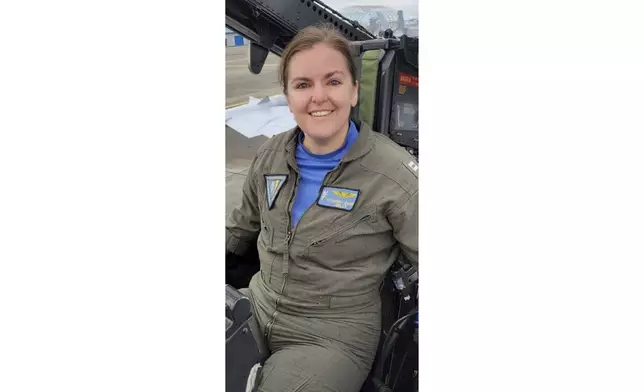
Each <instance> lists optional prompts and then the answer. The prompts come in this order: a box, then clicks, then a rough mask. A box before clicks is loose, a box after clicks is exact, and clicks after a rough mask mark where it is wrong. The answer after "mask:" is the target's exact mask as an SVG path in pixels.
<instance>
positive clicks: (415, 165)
mask: <svg viewBox="0 0 644 392" xmlns="http://www.w3.org/2000/svg"><path fill="white" fill-rule="evenodd" d="M405 167H406V168H407V169H409V171H411V172H412V174H413V175H414V176H416V177H418V163H416V161H415V160H413V159H409V160H408V161H407V162H406V163H405Z"/></svg>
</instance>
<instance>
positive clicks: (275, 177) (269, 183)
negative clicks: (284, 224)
mask: <svg viewBox="0 0 644 392" xmlns="http://www.w3.org/2000/svg"><path fill="white" fill-rule="evenodd" d="M264 178H265V179H266V202H267V203H268V209H269V210H270V209H271V208H273V205H274V204H275V199H276V198H277V194H278V193H279V192H280V189H282V186H283V185H284V183H285V182H286V178H287V175H285V174H271V175H264Z"/></svg>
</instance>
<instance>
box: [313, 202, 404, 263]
mask: <svg viewBox="0 0 644 392" xmlns="http://www.w3.org/2000/svg"><path fill="white" fill-rule="evenodd" d="M390 237H391V227H390V225H389V223H388V222H387V221H386V219H384V217H382V216H381V215H380V214H379V213H378V209H377V206H375V205H372V206H370V207H365V208H362V209H360V210H358V211H356V212H354V213H353V214H351V215H350V216H348V217H346V218H345V219H338V220H336V222H334V223H333V224H331V225H330V226H329V227H327V228H325V229H323V230H322V231H321V232H320V233H319V234H318V235H315V236H313V238H311V240H310V242H309V244H308V247H307V252H306V254H307V256H308V257H310V258H312V259H315V260H316V261H318V262H319V263H321V264H323V265H325V266H327V267H329V268H332V267H337V266H339V265H342V264H346V263H349V262H351V261H352V260H356V259H362V258H364V257H368V256H369V255H370V254H373V253H374V252H378V251H380V250H382V249H384V248H389V247H391V246H392V241H391V240H390Z"/></svg>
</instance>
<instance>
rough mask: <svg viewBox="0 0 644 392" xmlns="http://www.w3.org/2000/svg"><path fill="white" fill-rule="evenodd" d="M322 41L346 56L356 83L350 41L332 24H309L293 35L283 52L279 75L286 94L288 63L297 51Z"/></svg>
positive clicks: (309, 47)
mask: <svg viewBox="0 0 644 392" xmlns="http://www.w3.org/2000/svg"><path fill="white" fill-rule="evenodd" d="M320 43H324V44H327V45H329V46H330V47H331V48H333V49H335V50H337V51H338V52H340V53H341V54H342V56H344V58H345V60H346V61H347V68H348V69H349V72H350V73H351V79H352V82H353V84H355V83H356V81H357V72H356V66H355V64H354V63H353V58H352V56H351V50H350V47H349V41H347V39H346V38H345V37H344V36H343V35H342V34H341V33H339V32H338V31H337V30H336V29H334V28H333V27H332V25H320V26H309V27H306V28H304V29H302V30H300V31H299V32H298V33H297V35H295V37H293V39H292V40H291V42H289V44H288V45H287V46H286V49H285V50H284V52H283V53H282V59H281V61H280V69H279V75H278V77H279V82H280V84H281V85H282V89H283V90H284V94H286V90H287V85H288V64H289V63H290V61H291V58H293V56H294V55H295V54H296V53H298V52H301V51H303V50H306V49H311V48H312V47H313V46H314V45H316V44H320Z"/></svg>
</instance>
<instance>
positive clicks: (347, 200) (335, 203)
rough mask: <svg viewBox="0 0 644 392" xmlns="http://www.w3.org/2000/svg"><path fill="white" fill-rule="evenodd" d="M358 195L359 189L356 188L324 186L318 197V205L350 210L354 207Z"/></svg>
mask: <svg viewBox="0 0 644 392" xmlns="http://www.w3.org/2000/svg"><path fill="white" fill-rule="evenodd" d="M359 195H360V191H359V190H357V189H347V188H334V187H330V186H325V187H324V188H322V193H321V194H320V197H319V198H318V205H319V206H322V207H329V208H338V209H341V210H346V211H351V210H353V207H355V205H356V201H358V196H359Z"/></svg>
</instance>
